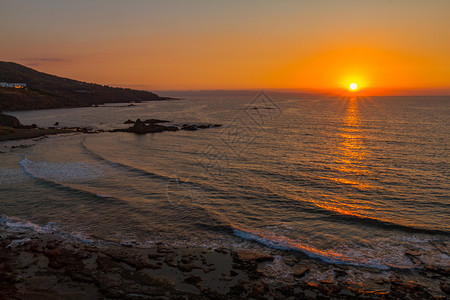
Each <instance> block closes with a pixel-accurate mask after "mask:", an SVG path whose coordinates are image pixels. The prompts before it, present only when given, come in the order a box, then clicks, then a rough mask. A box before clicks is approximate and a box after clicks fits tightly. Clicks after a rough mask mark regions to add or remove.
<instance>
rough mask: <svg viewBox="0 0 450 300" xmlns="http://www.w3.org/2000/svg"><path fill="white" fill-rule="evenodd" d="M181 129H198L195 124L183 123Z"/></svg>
mask: <svg viewBox="0 0 450 300" xmlns="http://www.w3.org/2000/svg"><path fill="white" fill-rule="evenodd" d="M181 130H189V131H195V130H198V128H197V127H196V126H195V125H188V124H184V125H183V127H181Z"/></svg>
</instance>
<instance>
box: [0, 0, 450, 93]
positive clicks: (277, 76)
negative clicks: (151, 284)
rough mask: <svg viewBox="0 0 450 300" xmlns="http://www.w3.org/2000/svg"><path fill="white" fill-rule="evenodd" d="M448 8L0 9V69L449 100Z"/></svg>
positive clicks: (150, 83)
mask: <svg viewBox="0 0 450 300" xmlns="http://www.w3.org/2000/svg"><path fill="white" fill-rule="evenodd" d="M449 16H450V1H448V0H429V1H422V0H367V1H359V0H329V1H325V0H324V1H223V2H218V1H138V0H135V1H116V0H104V1H84V0H83V1H57V0H52V1H49V0H43V1H33V2H32V1H20V0H11V1H4V0H2V1H0V26H1V28H6V29H7V30H1V31H0V45H1V47H0V60H4V61H15V62H18V63H22V64H25V65H27V66H30V67H33V68H36V69H38V70H40V71H43V72H48V73H52V74H56V75H60V76H65V77H70V78H74V79H78V80H83V81H87V82H96V83H101V84H110V85H117V86H129V87H134V88H140V89H150V90H170V89H300V90H301V89H306V90H319V91H334V90H339V89H345V88H346V87H347V86H348V85H349V84H350V83H351V82H353V81H355V82H357V83H358V85H359V87H360V88H361V92H362V91H366V92H368V93H372V94H383V93H393V92H396V91H397V92H398V91H406V90H418V91H419V92H420V93H437V94H439V93H441V94H442V93H443V94H450V55H449V53H450V18H449Z"/></svg>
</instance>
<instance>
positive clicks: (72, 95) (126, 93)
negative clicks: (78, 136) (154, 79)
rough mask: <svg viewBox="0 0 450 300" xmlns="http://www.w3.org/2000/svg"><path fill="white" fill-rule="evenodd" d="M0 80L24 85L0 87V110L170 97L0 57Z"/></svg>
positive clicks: (75, 105) (164, 98)
mask: <svg viewBox="0 0 450 300" xmlns="http://www.w3.org/2000/svg"><path fill="white" fill-rule="evenodd" d="M0 82H12V83H26V85H27V88H26V89H15V88H3V87H0V111H1V110H25V109H48V108H62V107H83V106H92V105H99V104H104V103H125V102H141V101H158V100H166V99H170V98H168V97H159V96H158V95H156V94H154V93H151V92H147V91H139V90H132V89H124V88H117V87H110V86H105V85H100V84H95V83H87V82H82V81H77V80H73V79H69V78H63V77H58V76H55V75H51V74H46V73H42V72H39V71H36V70H34V69H31V68H28V67H25V66H23V65H20V64H17V63H13V62H3V61H0Z"/></svg>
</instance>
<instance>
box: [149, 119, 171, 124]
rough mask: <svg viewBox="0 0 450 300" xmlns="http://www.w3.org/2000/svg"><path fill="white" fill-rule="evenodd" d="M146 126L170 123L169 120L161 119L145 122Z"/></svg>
mask: <svg viewBox="0 0 450 300" xmlns="http://www.w3.org/2000/svg"><path fill="white" fill-rule="evenodd" d="M144 123H146V124H156V123H169V121H167V120H159V119H147V120H145V121H144Z"/></svg>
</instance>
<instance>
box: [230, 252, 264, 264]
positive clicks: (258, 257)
mask: <svg viewBox="0 0 450 300" xmlns="http://www.w3.org/2000/svg"><path fill="white" fill-rule="evenodd" d="M234 253H235V255H236V258H237V259H238V260H239V261H243V262H248V261H255V262H262V261H271V260H273V256H272V255H270V254H267V253H264V252H260V251H256V250H240V251H236V252H234Z"/></svg>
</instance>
